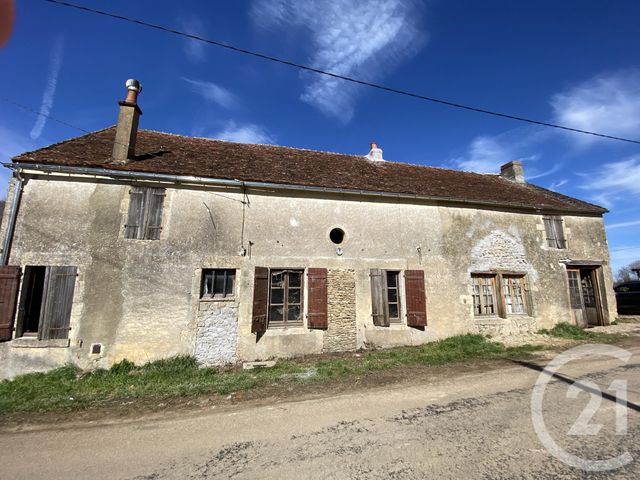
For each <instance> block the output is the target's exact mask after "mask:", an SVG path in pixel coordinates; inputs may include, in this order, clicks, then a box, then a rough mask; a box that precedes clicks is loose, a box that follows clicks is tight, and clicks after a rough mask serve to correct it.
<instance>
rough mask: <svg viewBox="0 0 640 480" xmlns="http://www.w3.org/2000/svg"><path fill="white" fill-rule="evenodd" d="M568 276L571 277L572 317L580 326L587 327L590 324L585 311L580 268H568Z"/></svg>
mask: <svg viewBox="0 0 640 480" xmlns="http://www.w3.org/2000/svg"><path fill="white" fill-rule="evenodd" d="M567 277H568V279H569V303H570V307H571V318H572V319H573V322H574V323H575V324H576V325H577V326H578V327H581V328H585V327H587V326H588V323H587V318H586V316H585V312H584V303H583V300H582V286H581V283H580V270H578V269H567Z"/></svg>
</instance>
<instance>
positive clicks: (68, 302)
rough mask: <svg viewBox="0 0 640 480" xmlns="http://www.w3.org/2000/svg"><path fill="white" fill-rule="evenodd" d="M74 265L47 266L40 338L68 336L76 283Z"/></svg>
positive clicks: (63, 337)
mask: <svg viewBox="0 0 640 480" xmlns="http://www.w3.org/2000/svg"><path fill="white" fill-rule="evenodd" d="M77 276H78V269H77V268H76V267H48V268H47V273H46V276H45V281H44V300H43V307H42V312H41V315H40V326H39V328H38V334H39V338H40V339H41V340H53V339H65V338H69V320H70V319H71V307H72V304H73V291H74V289H75V285H76V277H77Z"/></svg>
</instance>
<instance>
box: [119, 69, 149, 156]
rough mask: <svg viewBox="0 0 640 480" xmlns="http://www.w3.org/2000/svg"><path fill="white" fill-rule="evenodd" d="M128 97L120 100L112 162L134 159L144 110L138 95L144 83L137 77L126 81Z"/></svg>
mask: <svg viewBox="0 0 640 480" xmlns="http://www.w3.org/2000/svg"><path fill="white" fill-rule="evenodd" d="M125 86H126V87H127V97H126V98H125V99H124V101H120V102H118V104H119V105H120V111H119V113H118V125H117V126H116V138H115V141H114V143H113V154H112V163H115V164H118V165H126V164H127V163H129V162H130V161H131V159H133V157H134V156H135V151H136V137H137V135H138V120H139V118H140V115H142V110H140V107H139V106H138V95H139V94H140V92H142V85H141V84H140V82H139V81H138V80H136V79H133V78H131V79H129V80H127V82H126V83H125Z"/></svg>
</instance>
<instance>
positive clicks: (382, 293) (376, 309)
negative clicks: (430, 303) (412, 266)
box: [370, 269, 427, 329]
mask: <svg viewBox="0 0 640 480" xmlns="http://www.w3.org/2000/svg"><path fill="white" fill-rule="evenodd" d="M370 276H371V314H372V317H373V324H374V325H375V326H377V327H388V326H390V325H391V324H392V323H395V324H398V323H402V315H403V313H405V314H406V320H407V326H409V327H416V328H421V329H422V328H424V327H426V326H427V299H426V293H425V281H424V271H422V270H405V271H404V273H403V272H401V271H399V270H380V269H373V270H371V272H370ZM403 277H404V283H402V282H401V278H403ZM403 301H404V304H403V303H402V302H403ZM403 310H404V312H403Z"/></svg>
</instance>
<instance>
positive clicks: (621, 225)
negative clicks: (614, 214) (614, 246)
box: [607, 220, 640, 230]
mask: <svg viewBox="0 0 640 480" xmlns="http://www.w3.org/2000/svg"><path fill="white" fill-rule="evenodd" d="M638 225H640V220H631V221H629V222H618V223H612V224H610V225H607V228H608V229H609V230H613V229H616V228H627V227H636V226H638Z"/></svg>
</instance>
